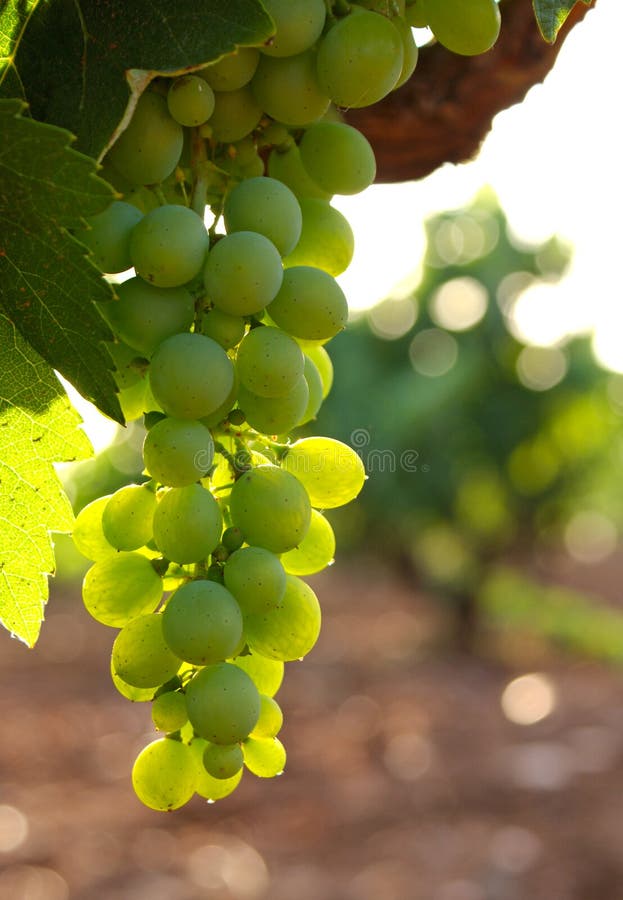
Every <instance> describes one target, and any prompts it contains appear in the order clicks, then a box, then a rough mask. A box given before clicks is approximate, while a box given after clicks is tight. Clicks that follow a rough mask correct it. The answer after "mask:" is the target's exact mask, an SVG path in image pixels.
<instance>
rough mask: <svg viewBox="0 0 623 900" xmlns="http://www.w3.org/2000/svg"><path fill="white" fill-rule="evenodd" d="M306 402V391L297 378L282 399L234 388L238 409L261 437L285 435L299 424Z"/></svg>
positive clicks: (303, 379) (305, 383) (302, 383)
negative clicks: (263, 435)
mask: <svg viewBox="0 0 623 900" xmlns="http://www.w3.org/2000/svg"><path fill="white" fill-rule="evenodd" d="M308 402H309V388H308V387H307V382H306V381H305V378H304V377H303V376H301V377H300V378H299V380H298V381H297V382H296V384H295V385H294V387H293V388H292V390H291V391H290V392H289V393H288V394H285V396H283V397H259V396H258V395H257V394H253V393H252V392H251V391H248V390H247V389H246V388H245V387H244V385H242V384H241V385H240V387H239V388H238V408H239V409H241V410H242V411H243V412H244V414H245V416H246V419H247V422H248V423H249V425H250V426H251V427H252V428H255V430H256V431H259V432H260V433H261V434H286V433H287V432H288V431H291V430H292V429H293V428H296V426H297V425H298V424H299V422H300V421H301V419H302V418H303V416H304V414H305V410H306V409H307V403H308Z"/></svg>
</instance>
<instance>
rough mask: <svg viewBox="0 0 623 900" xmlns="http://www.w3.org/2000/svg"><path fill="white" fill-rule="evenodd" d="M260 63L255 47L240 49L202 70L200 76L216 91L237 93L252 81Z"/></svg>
mask: <svg viewBox="0 0 623 900" xmlns="http://www.w3.org/2000/svg"><path fill="white" fill-rule="evenodd" d="M259 61H260V53H259V50H257V49H256V48H255V47H238V48H237V49H236V50H234V51H233V52H232V53H228V54H227V55H226V56H223V57H221V59H219V60H218V61H217V62H215V63H212V64H211V65H209V66H206V68H205V69H201V71H200V72H199V75H201V77H202V78H205V80H206V81H207V82H208V84H209V85H210V86H211V87H212V89H213V90H215V91H237V90H239V89H240V88H241V87H244V86H245V84H248V83H249V81H251V79H252V78H253V73H254V72H255V70H256V69H257V64H258V62H259Z"/></svg>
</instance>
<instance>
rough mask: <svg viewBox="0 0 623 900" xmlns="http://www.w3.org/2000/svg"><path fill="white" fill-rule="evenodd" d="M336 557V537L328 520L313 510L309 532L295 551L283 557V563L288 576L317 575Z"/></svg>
mask: <svg viewBox="0 0 623 900" xmlns="http://www.w3.org/2000/svg"><path fill="white" fill-rule="evenodd" d="M334 555H335V535H334V534H333V529H332V528H331V525H330V524H329V522H328V520H327V519H326V518H325V517H324V516H323V515H322V513H321V512H318V510H317V509H312V518H311V524H310V526H309V531H308V532H307V534H306V535H305V537H304V538H303V540H302V541H301V543H300V544H299V545H298V547H295V548H294V550H288V552H287V553H284V554H283V555H282V557H281V563H282V565H283V568H284V570H285V571H286V572H287V573H288V575H315V574H316V572H321V571H322V570H323V569H325V568H326V567H327V566H329V565H331V563H332V562H333V557H334Z"/></svg>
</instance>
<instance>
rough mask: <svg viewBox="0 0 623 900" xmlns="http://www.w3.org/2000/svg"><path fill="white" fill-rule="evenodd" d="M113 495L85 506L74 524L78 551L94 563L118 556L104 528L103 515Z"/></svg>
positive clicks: (75, 542)
mask: <svg viewBox="0 0 623 900" xmlns="http://www.w3.org/2000/svg"><path fill="white" fill-rule="evenodd" d="M110 497H111V495H110V494H106V496H105V497H98V499H97V500H93V501H91V503H87V505H86V506H84V507H83V508H82V509H81V510H80V512H79V513H78V515H77V516H76V521H75V523H74V530H73V532H72V535H71V536H72V538H73V542H74V546H75V547H76V550H78V551H79V552H80V553H82V555H83V556H86V558H87V559H91V560H94V561H97V560H100V559H105V558H106V557H107V556H116V553H117V551H116V550H115V548H114V547H113V546H112V544H109V543H108V541H107V540H106V536H105V535H104V530H103V528H102V513H103V512H104V507H105V506H106V504H107V503H108V501H109V500H110Z"/></svg>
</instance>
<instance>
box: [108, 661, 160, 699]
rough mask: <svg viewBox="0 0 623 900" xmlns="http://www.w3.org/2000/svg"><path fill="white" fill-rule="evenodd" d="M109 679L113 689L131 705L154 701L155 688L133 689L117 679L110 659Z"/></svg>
mask: <svg viewBox="0 0 623 900" xmlns="http://www.w3.org/2000/svg"><path fill="white" fill-rule="evenodd" d="M110 677H111V679H112V683H113V684H114V686H115V688H116V689H117V690H118V692H119V693H120V694H121V696H122V697H125V698H126V700H130V701H131V702H132V703H147V701H148V700H153V699H154V694H155V693H156V690H157V689H156V688H153V687H151V688H138V687H134V686H133V685H131V684H128V683H127V681H124V680H123V678H119V676H118V675H117V673H116V672H115V669H114V667H113V664H112V658H111V660H110Z"/></svg>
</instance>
